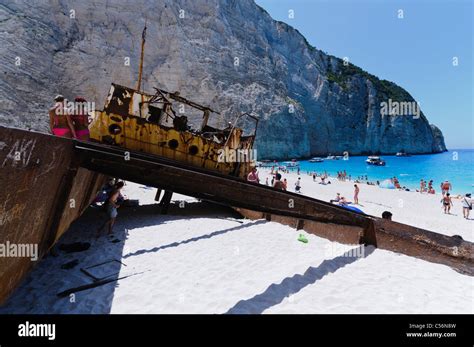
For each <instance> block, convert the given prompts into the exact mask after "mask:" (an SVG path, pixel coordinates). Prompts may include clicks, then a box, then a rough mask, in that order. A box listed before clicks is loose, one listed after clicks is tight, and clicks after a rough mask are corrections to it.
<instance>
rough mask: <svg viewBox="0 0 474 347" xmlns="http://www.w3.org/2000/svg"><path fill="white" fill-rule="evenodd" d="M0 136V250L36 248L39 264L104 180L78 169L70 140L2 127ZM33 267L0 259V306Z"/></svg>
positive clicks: (16, 258)
mask: <svg viewBox="0 0 474 347" xmlns="http://www.w3.org/2000/svg"><path fill="white" fill-rule="evenodd" d="M0 135H1V136H0V187H1V188H0V201H1V202H0V245H7V244H8V245H37V251H38V261H39V259H41V258H42V257H43V256H44V255H45V254H46V253H47V252H48V251H49V250H50V248H51V247H52V246H53V245H54V243H55V242H56V241H57V240H58V239H59V238H60V237H61V235H62V234H63V233H64V232H65V231H66V230H67V229H68V228H69V226H70V225H71V223H72V222H73V221H74V220H75V219H77V218H78V217H79V216H80V215H81V214H82V212H83V211H84V210H85V209H86V208H87V207H88V206H89V204H90V203H91V202H92V200H93V199H94V197H95V195H96V192H97V191H98V190H99V189H100V187H101V185H102V184H103V183H104V182H105V180H106V177H105V176H104V175H102V174H99V173H96V172H92V171H89V170H87V169H84V168H81V167H79V166H78V165H77V163H76V162H75V159H74V158H75V157H74V146H73V142H72V141H71V140H68V139H65V138H60V137H55V136H52V135H47V134H43V133H36V132H28V131H24V130H20V129H11V128H5V127H0ZM36 262H37V261H32V260H31V258H28V257H19V256H9V257H0V284H1V285H0V303H1V302H2V301H4V300H5V298H6V297H7V296H8V295H9V294H10V293H11V292H12V291H13V289H14V288H15V287H16V286H17V285H18V284H19V283H20V281H21V280H22V278H23V277H24V276H25V274H27V273H28V271H29V270H31V268H32V267H33V266H34V265H35V263H36Z"/></svg>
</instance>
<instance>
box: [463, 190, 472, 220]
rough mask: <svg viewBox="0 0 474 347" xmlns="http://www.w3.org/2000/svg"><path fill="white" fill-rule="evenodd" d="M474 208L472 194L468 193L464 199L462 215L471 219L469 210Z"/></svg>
mask: <svg viewBox="0 0 474 347" xmlns="http://www.w3.org/2000/svg"><path fill="white" fill-rule="evenodd" d="M471 210H472V199H471V194H470V193H468V194H466V195H465V196H464V198H463V199H462V215H463V217H464V218H466V219H469V212H470V211H471Z"/></svg>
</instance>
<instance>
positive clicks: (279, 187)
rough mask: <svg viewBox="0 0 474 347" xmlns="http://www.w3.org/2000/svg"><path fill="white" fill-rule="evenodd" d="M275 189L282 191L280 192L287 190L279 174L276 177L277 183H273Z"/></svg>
mask: <svg viewBox="0 0 474 347" xmlns="http://www.w3.org/2000/svg"><path fill="white" fill-rule="evenodd" d="M273 188H276V189H280V190H286V188H285V184H284V183H283V182H282V181H281V175H280V174H279V173H277V174H276V175H275V181H274V182H273Z"/></svg>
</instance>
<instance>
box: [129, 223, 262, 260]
mask: <svg viewBox="0 0 474 347" xmlns="http://www.w3.org/2000/svg"><path fill="white" fill-rule="evenodd" d="M264 223H267V221H266V220H257V221H255V222H250V223H246V224H243V225H238V226H235V227H232V228H228V229H223V230H219V231H214V232H212V233H210V234H204V235H201V236H197V237H192V238H190V239H187V240H183V241H179V242H173V243H169V244H167V245H163V246H159V247H153V248H151V249H141V250H138V251H136V252H133V253H129V254H125V255H124V256H123V258H124V259H126V258H130V257H135V256H137V255H141V254H146V253H155V252H158V251H161V250H163V249H167V248H173V247H178V246H180V245H185V244H187V243H191V242H197V241H200V240H205V239H210V238H212V237H215V236H219V235H223V234H226V233H228V232H231V231H237V230H242V229H246V228H248V227H251V226H255V225H258V224H264Z"/></svg>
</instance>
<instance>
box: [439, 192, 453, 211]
mask: <svg viewBox="0 0 474 347" xmlns="http://www.w3.org/2000/svg"><path fill="white" fill-rule="evenodd" d="M441 202H442V203H443V207H444V213H447V214H451V213H450V211H451V206H453V201H452V200H451V196H450V194H449V193H446V195H444V196H443V198H442V199H441Z"/></svg>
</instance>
